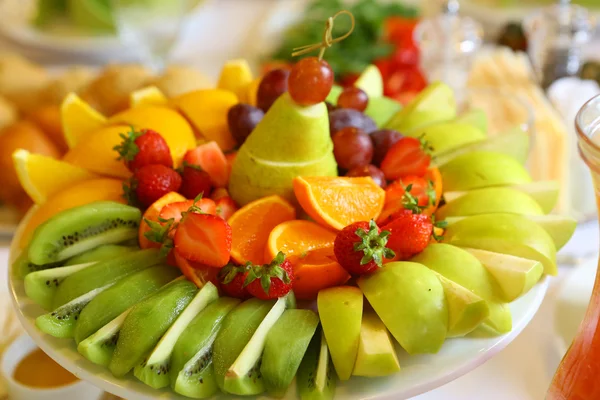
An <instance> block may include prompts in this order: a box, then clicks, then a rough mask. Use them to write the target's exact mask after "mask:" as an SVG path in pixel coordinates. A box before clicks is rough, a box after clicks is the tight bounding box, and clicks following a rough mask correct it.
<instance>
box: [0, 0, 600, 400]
mask: <svg viewBox="0 0 600 400" xmlns="http://www.w3.org/2000/svg"><path fill="white" fill-rule="evenodd" d="M273 1H274V0H252V1H250V0H217V1H213V2H211V3H209V4H207V9H206V10H205V12H203V13H202V15H199V18H198V19H197V20H196V21H195V23H194V24H193V25H192V26H191V27H190V28H189V29H188V31H186V32H185V34H184V35H183V37H182V40H181V41H180V42H179V44H178V45H177V47H176V49H175V50H174V52H173V60H174V61H175V62H181V63H186V64H189V65H193V66H196V67H198V68H200V69H201V70H202V71H205V72H206V73H207V74H208V75H211V76H216V75H217V73H218V70H219V67H220V65H222V63H223V62H224V61H226V60H228V59H231V58H239V57H246V56H249V55H248V54H247V49H248V47H249V46H248V43H249V40H251V37H249V36H250V35H248V32H249V31H252V30H254V29H258V27H260V24H261V22H263V20H264V18H266V16H267V15H268V13H269V10H270V8H271V6H272V4H273ZM283 1H285V0H283ZM217 3H218V4H217ZM224 18H227V20H228V23H227V24H223V23H222V21H223V20H224ZM209 35H210V36H209ZM203 37H218V38H220V40H218V41H216V40H215V41H211V40H201V38H203ZM4 49H10V45H8V44H7V43H5V42H4V43H3V42H2V41H0V51H1V50H4ZM61 61H62V62H64V60H61ZM51 62H52V61H51ZM598 242H599V240H598V225H597V224H596V223H595V222H592V223H588V224H584V225H581V226H580V227H579V228H578V229H577V232H576V234H575V237H574V238H573V239H572V240H571V242H570V243H569V244H568V245H567V246H566V248H565V249H563V252H562V253H563V254H566V255H570V256H571V257H575V258H590V257H595V254H596V253H597V249H598V247H597V246H598ZM0 246H2V243H1V242H0ZM7 260H8V249H7V248H6V247H0V290H6V289H5V288H6V287H7V284H6V282H2V280H6V277H7V273H6V264H7ZM574 268H576V267H567V266H562V267H560V272H559V276H558V277H557V278H554V279H553V280H552V282H551V286H550V289H549V292H548V295H547V297H546V299H545V300H544V303H543V304H542V306H541V308H540V310H539V312H538V314H537V315H536V317H535V318H534V319H533V321H532V322H531V323H530V325H529V326H528V327H527V328H526V329H525V330H524V331H523V333H522V334H521V335H520V336H519V337H518V338H517V339H516V340H515V341H514V342H513V343H511V344H510V345H509V346H508V347H507V348H506V349H505V350H504V351H502V352H501V353H500V354H499V355H498V356H496V357H495V358H493V359H492V360H490V361H488V362H487V363H486V364H484V365H483V366H481V367H480V368H478V369H476V370H474V371H473V372H471V373H469V374H467V375H465V376H463V377H461V378H459V379H457V380H455V381H454V382H452V383H450V384H448V385H446V386H444V387H442V388H439V389H437V390H434V391H431V392H429V393H426V394H423V395H421V396H418V397H415V398H414V400H479V399H481V398H482V394H485V398H486V400H506V399H511V400H540V399H543V398H544V395H545V391H546V389H547V387H548V385H549V383H550V380H551V378H552V375H553V373H554V371H555V369H556V367H557V365H558V363H559V361H560V357H561V355H560V354H559V351H558V350H557V346H556V344H555V341H556V337H555V334H554V328H553V327H554V305H555V303H556V293H557V290H558V289H559V288H560V284H561V282H562V281H563V280H564V278H565V277H567V276H568V275H569V274H570V273H572V271H573V269H574ZM491 387H493V388H494V389H493V390H490V388H491Z"/></svg>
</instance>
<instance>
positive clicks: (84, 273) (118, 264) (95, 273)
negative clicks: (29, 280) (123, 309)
mask: <svg viewBox="0 0 600 400" xmlns="http://www.w3.org/2000/svg"><path fill="white" fill-rule="evenodd" d="M163 260H164V258H163V257H161V256H160V251H159V250H157V249H146V250H140V251H136V252H132V253H126V254H123V255H121V256H118V257H115V258H113V259H111V260H107V261H102V262H98V263H96V264H94V265H92V266H90V267H88V268H86V269H83V270H81V271H78V272H76V273H74V274H73V275H71V276H69V277H67V279H65V280H64V281H63V283H62V284H61V285H60V286H59V288H58V290H57V291H56V295H55V296H54V300H53V308H58V307H60V306H62V305H63V304H66V303H68V302H69V301H71V300H73V299H75V298H77V297H79V296H81V295H82V294H84V293H87V292H89V291H91V290H93V289H96V288H97V287H101V286H105V285H108V284H109V283H114V282H116V281H118V280H119V279H122V278H124V277H126V276H128V275H131V274H133V273H135V272H137V271H141V270H143V269H146V268H148V267H151V266H153V265H157V264H159V263H161V262H162V261H163Z"/></svg>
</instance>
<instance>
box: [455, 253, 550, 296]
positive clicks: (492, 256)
mask: <svg viewBox="0 0 600 400" xmlns="http://www.w3.org/2000/svg"><path fill="white" fill-rule="evenodd" d="M464 250H466V251H468V252H469V253H471V254H472V255H473V256H475V257H476V258H477V259H478V260H479V261H480V262H481V264H482V265H483V266H484V267H485V268H486V269H487V270H488V272H489V273H490V274H491V275H492V276H493V277H494V278H495V279H496V282H497V283H498V286H500V289H501V291H502V298H503V299H504V301H507V302H511V301H514V300H516V299H517V298H519V297H520V296H522V295H523V294H525V293H527V292H528V291H529V289H531V288H532V287H533V285H535V284H536V283H537V282H538V281H539V280H540V278H541V277H542V274H543V273H544V267H543V265H542V263H540V262H539V261H536V260H528V259H526V258H521V257H515V256H511V255H509V254H501V253H494V252H491V251H486V250H477V249H469V248H464Z"/></svg>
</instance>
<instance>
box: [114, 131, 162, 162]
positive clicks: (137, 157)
mask: <svg viewBox="0 0 600 400" xmlns="http://www.w3.org/2000/svg"><path fill="white" fill-rule="evenodd" d="M120 136H121V137H122V138H123V141H122V142H121V144H120V145H118V146H115V147H114V150H116V151H117V152H118V153H119V158H118V159H119V160H123V161H125V164H126V165H127V168H129V170H130V171H132V172H135V171H137V170H138V169H140V168H142V167H144V166H146V165H152V164H160V165H164V166H165V167H169V168H173V158H172V157H171V151H170V150H169V146H168V145H167V142H166V141H165V139H164V138H163V137H162V136H161V135H160V134H159V133H157V132H155V131H153V130H150V129H144V130H142V131H141V132H136V131H135V130H134V129H133V127H132V128H131V131H129V132H127V133H126V134H124V133H122V134H121V135H120Z"/></svg>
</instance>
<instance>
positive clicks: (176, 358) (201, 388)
mask: <svg viewBox="0 0 600 400" xmlns="http://www.w3.org/2000/svg"><path fill="white" fill-rule="evenodd" d="M239 303H240V301H239V300H238V299H233V298H231V297H221V298H220V299H217V300H215V301H214V302H213V303H211V304H209V305H208V306H207V307H206V308H205V309H204V310H202V311H201V312H200V314H198V315H197V316H196V317H195V318H194V319H193V320H192V322H190V324H189V325H188V327H187V328H186V329H185V330H184V331H183V333H182V334H181V336H180V337H179V339H178V340H177V343H176V344H175V347H174V348H173V355H172V357H171V368H170V375H171V376H170V379H171V388H173V390H175V392H177V393H179V394H182V395H184V396H187V397H192V398H196V399H200V398H206V397H210V396H212V395H213V394H215V393H216V392H217V391H218V390H219V387H218V386H217V382H216V381H215V377H214V369H213V354H212V348H213V344H214V342H215V339H216V337H217V334H218V333H219V331H220V329H221V326H222V323H223V319H224V318H225V317H226V316H227V314H229V312H230V311H231V310H232V309H233V308H234V307H236V306H237V305H238V304H239Z"/></svg>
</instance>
